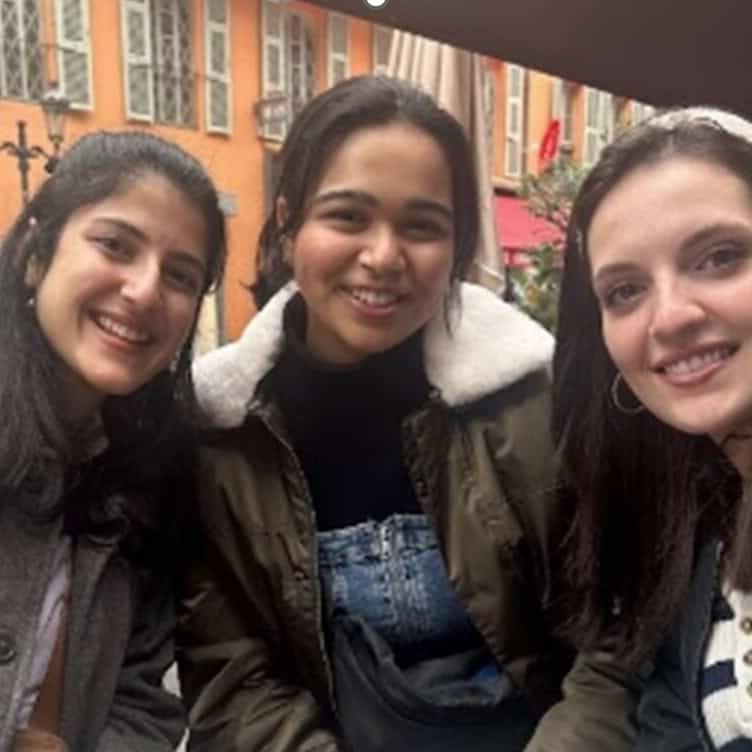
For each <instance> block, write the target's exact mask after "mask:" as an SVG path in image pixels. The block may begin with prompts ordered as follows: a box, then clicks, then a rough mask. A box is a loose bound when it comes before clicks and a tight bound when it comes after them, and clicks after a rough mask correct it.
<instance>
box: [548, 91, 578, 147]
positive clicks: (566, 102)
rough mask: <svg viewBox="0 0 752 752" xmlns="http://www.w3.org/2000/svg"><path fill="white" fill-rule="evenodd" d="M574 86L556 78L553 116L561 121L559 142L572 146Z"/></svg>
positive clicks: (552, 108)
mask: <svg viewBox="0 0 752 752" xmlns="http://www.w3.org/2000/svg"><path fill="white" fill-rule="evenodd" d="M573 99H574V86H573V85H572V84H571V83H570V82H569V81H565V80H564V79H562V78H557V79H555V80H554V96H553V103H552V107H551V117H552V118H553V119H554V120H558V121H559V143H561V144H564V145H567V146H571V145H572V141H573V139H574V127H573V125H574V123H573V114H574V101H573Z"/></svg>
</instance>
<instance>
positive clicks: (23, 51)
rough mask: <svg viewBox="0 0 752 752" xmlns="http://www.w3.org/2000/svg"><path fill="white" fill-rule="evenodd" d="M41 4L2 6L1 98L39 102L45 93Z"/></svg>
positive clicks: (13, 0) (6, 0)
mask: <svg viewBox="0 0 752 752" xmlns="http://www.w3.org/2000/svg"><path fill="white" fill-rule="evenodd" d="M43 81H44V76H43V67H42V36H41V17H40V8H39V1H38V0H2V2H0V95H2V96H4V97H13V98H18V99H27V100H32V101H34V100H38V99H39V98H40V97H41V96H42V91H43Z"/></svg>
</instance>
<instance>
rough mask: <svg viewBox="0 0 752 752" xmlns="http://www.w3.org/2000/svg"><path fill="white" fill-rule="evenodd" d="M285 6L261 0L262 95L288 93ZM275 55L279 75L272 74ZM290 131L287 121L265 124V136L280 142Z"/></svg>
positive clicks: (274, 1)
mask: <svg viewBox="0 0 752 752" xmlns="http://www.w3.org/2000/svg"><path fill="white" fill-rule="evenodd" d="M285 18H286V16H285V7H284V5H283V4H282V2H281V0H261V96H262V98H263V97H271V96H275V95H278V94H287V45H286V38H285ZM271 52H274V53H275V54H276V57H277V60H278V65H277V76H278V77H277V78H273V77H272V75H271V74H272V66H271V63H270V61H269V58H270V53H271ZM286 131H287V125H286V123H282V122H278V123H271V124H268V125H266V126H265V127H264V131H263V133H262V136H263V137H264V138H268V139H272V140H277V141H281V140H282V139H283V138H284V137H285V133H286Z"/></svg>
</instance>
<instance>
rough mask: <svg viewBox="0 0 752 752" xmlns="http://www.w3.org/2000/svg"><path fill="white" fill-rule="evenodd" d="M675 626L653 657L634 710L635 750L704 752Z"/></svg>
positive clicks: (641, 751)
mask: <svg viewBox="0 0 752 752" xmlns="http://www.w3.org/2000/svg"><path fill="white" fill-rule="evenodd" d="M679 646H680V637H679V631H678V627H677V628H675V629H674V631H673V632H672V634H671V636H670V637H669V638H668V639H667V640H666V641H665V643H664V644H663V646H662V647H661V649H660V650H659V652H658V654H657V656H656V662H655V670H654V671H653V673H652V674H651V676H650V678H649V680H648V682H647V686H646V688H645V692H644V694H643V696H642V699H641V701H640V705H639V708H638V712H637V722H638V727H639V734H638V737H637V744H636V746H635V752H704V750H705V746H704V745H703V744H702V742H701V740H700V734H699V732H698V729H697V726H696V724H695V721H694V718H693V714H692V707H691V704H690V703H691V700H690V698H691V697H693V693H692V690H691V687H690V682H689V681H688V678H687V676H686V675H685V673H684V671H683V670H682V664H681V660H680V650H679Z"/></svg>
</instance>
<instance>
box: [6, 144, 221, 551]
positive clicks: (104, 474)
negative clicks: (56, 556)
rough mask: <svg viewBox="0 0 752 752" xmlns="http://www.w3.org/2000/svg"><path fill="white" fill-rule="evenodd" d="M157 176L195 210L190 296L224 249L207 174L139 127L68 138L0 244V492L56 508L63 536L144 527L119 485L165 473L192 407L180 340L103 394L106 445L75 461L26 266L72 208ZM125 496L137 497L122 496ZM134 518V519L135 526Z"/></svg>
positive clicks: (145, 482)
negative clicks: (202, 270) (201, 231)
mask: <svg viewBox="0 0 752 752" xmlns="http://www.w3.org/2000/svg"><path fill="white" fill-rule="evenodd" d="M152 174H154V175H158V176H161V177H163V178H165V179H166V180H168V181H169V182H170V183H171V184H172V185H173V186H174V187H175V188H176V189H178V190H179V191H180V192H181V194H182V195H183V196H184V197H185V199H186V200H187V201H188V202H189V203H191V204H192V205H193V206H195V207H196V208H197V209H198V210H199V212H200V213H201V215H202V217H203V219H204V222H205V226H206V242H207V272H206V278H205V279H204V282H203V288H202V290H201V293H202V295H203V293H205V292H206V291H207V290H209V289H210V288H211V287H212V286H213V285H215V284H217V283H218V282H219V280H220V277H221V274H222V269H223V266H224V259H225V254H226V245H225V227H224V217H223V215H222V213H221V211H220V208H219V204H218V200H217V194H216V191H215V189H214V186H213V184H212V181H211V179H210V178H209V177H208V175H207V174H206V172H205V170H204V169H203V167H202V166H201V165H200V164H199V162H198V161H197V160H196V159H194V158H193V157H192V156H190V155H189V154H187V153H186V152H185V151H183V150H182V149H181V148H180V147H178V146H177V145H175V144H173V143H171V142H168V141H165V140H164V139H161V138H158V137H156V136H153V135H150V134H146V133H140V132H133V131H132V132H127V133H106V132H100V133H93V134H90V135H86V136H84V137H83V138H81V139H80V140H79V141H77V142H76V143H75V144H74V145H73V146H72V147H71V148H70V149H69V150H68V151H67V152H66V153H65V155H64V156H63V158H62V159H61V161H60V162H59V164H58V166H57V168H56V170H55V172H54V173H53V174H52V175H51V176H50V177H49V178H48V179H47V181H46V182H45V183H44V184H43V185H42V186H41V187H40V188H39V190H38V191H37V192H36V194H35V195H34V196H33V198H32V199H31V201H29V203H28V205H27V206H26V207H25V208H24V209H23V211H22V212H21V214H20V216H19V217H18V218H17V220H16V222H15V223H14V225H13V227H12V228H11V229H10V231H9V233H8V235H7V236H6V237H5V238H4V240H3V241H2V251H0V415H2V426H0V488H2V489H3V491H4V493H8V492H10V493H12V495H13V496H15V497H17V498H20V499H22V501H23V503H24V504H25V505H27V506H28V507H29V509H30V510H31V509H33V510H36V512H38V513H41V514H45V515H50V514H51V515H55V514H59V513H63V514H64V516H65V518H66V525H67V527H68V528H69V530H70V532H72V533H74V534H87V535H91V536H94V537H102V536H103V535H104V536H105V537H107V536H110V535H111V534H113V531H115V530H116V529H121V528H122V527H123V526H124V525H125V526H127V527H133V526H136V527H138V525H139V524H140V522H144V523H145V522H146V516H147V508H148V504H147V503H146V500H145V497H144V505H143V508H142V509H136V506H134V505H129V503H126V501H125V498H126V496H127V494H124V492H125V490H126V489H127V488H132V489H136V488H137V487H139V488H144V489H145V488H146V487H147V486H149V485H150V484H151V483H152V482H153V481H156V479H158V478H161V477H163V476H166V475H169V474H170V473H171V472H172V469H173V462H174V461H175V460H176V458H177V457H178V456H180V455H181V452H182V447H183V446H186V441H187V436H188V434H187V431H188V429H189V427H190V426H191V425H192V423H193V418H194V416H195V413H196V404H195V398H194V393H193V385H192V382H191V370H190V365H191V360H192V339H193V334H194V332H195V327H196V321H195V320H194V322H193V327H192V330H191V332H190V336H189V337H188V340H187V341H186V343H185V345H184V346H183V347H182V349H181V351H180V352H179V354H178V357H177V359H176V362H175V364H174V365H173V367H171V368H170V369H167V370H164V371H163V372H161V373H160V374H158V375H157V376H156V377H155V378H154V379H152V380H151V381H150V382H149V383H147V384H145V385H144V386H143V387H141V388H140V389H139V390H138V391H136V392H135V393H133V394H130V395H127V396H122V397H115V396H112V397H108V398H107V399H106V400H105V401H104V403H103V407H102V418H103V421H104V424H105V430H106V433H107V435H108V438H109V443H110V446H109V449H108V450H107V451H106V453H105V454H104V456H102V457H100V458H97V460H96V461H92V462H88V463H86V462H85V463H81V462H80V461H79V460H80V457H79V449H80V447H79V446H78V443H79V442H80V437H79V436H76V435H75V434H72V433H71V429H70V427H69V426H67V425H66V424H65V423H64V421H63V417H62V416H63V415H64V410H63V407H64V405H63V402H62V397H61V395H60V393H59V389H58V382H59V365H60V364H59V357H58V355H57V354H56V353H55V352H54V351H53V349H52V348H51V347H50V345H49V344H48V342H47V340H46V338H45V336H44V335H43V333H42V331H41V329H40V327H39V325H38V322H37V318H36V316H35V315H34V312H33V310H32V309H31V308H29V306H28V300H29V298H30V297H31V296H32V294H33V290H32V289H31V288H30V287H28V286H27V284H26V281H25V274H26V269H27V265H28V262H29V260H30V259H31V258H34V259H35V261H36V262H38V263H40V264H41V266H42V268H46V267H47V266H48V264H49V262H50V260H51V259H52V257H53V255H54V254H55V251H56V248H57V243H58V238H59V237H60V234H61V232H62V230H63V228H64V227H65V225H66V223H67V222H68V220H69V218H70V217H71V215H72V214H73V213H74V212H76V211H77V210H78V209H80V208H82V207H85V206H88V205H92V204H95V203H98V202H100V201H102V200H104V199H106V198H108V197H110V196H113V195H116V194H118V193H122V192H124V191H126V190H127V189H128V188H129V186H131V185H132V184H133V183H134V182H135V181H137V180H138V179H139V178H142V177H144V176H147V175H152ZM133 496H134V497H136V496H138V494H135V493H134V494H133ZM139 521H140V522H139Z"/></svg>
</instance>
